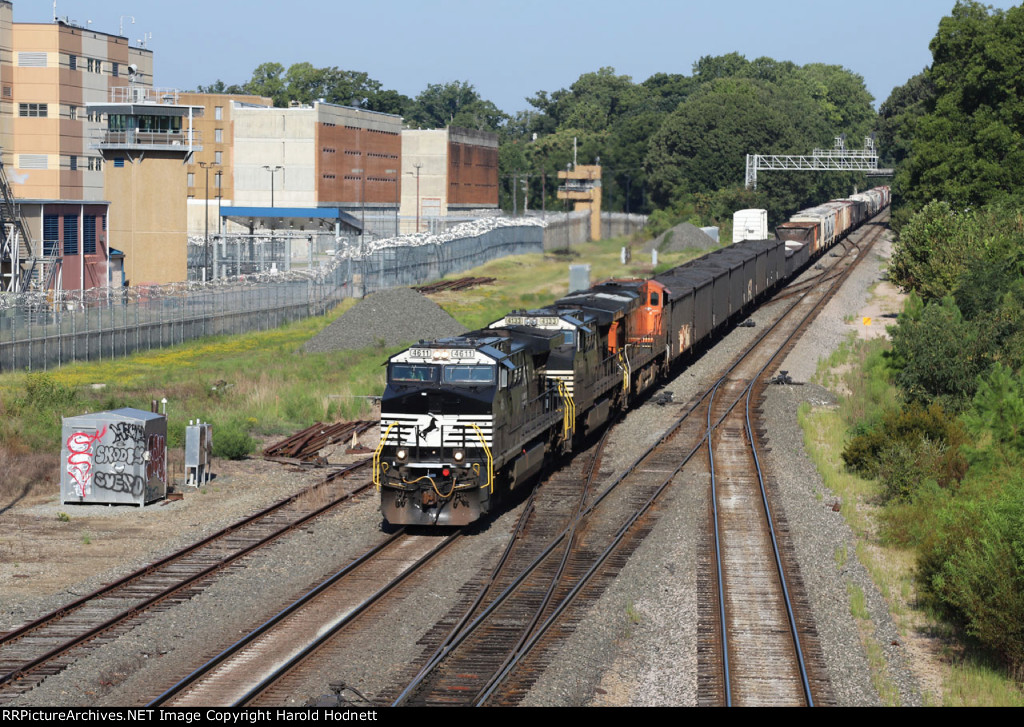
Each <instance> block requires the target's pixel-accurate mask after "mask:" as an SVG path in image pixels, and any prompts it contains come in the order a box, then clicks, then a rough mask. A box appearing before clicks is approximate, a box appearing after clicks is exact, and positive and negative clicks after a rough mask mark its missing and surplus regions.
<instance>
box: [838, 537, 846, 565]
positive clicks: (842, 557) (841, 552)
mask: <svg viewBox="0 0 1024 727" xmlns="http://www.w3.org/2000/svg"><path fill="white" fill-rule="evenodd" d="M846 558H847V553H846V543H843V544H842V545H840V546H839V547H837V548H836V568H840V569H842V567H843V566H845V565H846Z"/></svg>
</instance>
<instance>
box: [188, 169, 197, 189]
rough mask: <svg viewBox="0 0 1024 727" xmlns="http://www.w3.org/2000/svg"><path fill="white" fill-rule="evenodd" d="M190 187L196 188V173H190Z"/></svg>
mask: <svg viewBox="0 0 1024 727" xmlns="http://www.w3.org/2000/svg"><path fill="white" fill-rule="evenodd" d="M188 186H190V187H194V186H196V175H195V173H194V172H189V173H188Z"/></svg>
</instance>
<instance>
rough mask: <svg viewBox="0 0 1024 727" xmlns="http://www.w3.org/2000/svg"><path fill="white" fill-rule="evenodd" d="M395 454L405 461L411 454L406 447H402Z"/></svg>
mask: <svg viewBox="0 0 1024 727" xmlns="http://www.w3.org/2000/svg"><path fill="white" fill-rule="evenodd" d="M395 456H396V457H398V459H400V460H402V461H403V462H404V461H405V458H406V457H408V456H409V450H407V449H404V448H403V449H400V450H398V451H397V452H395Z"/></svg>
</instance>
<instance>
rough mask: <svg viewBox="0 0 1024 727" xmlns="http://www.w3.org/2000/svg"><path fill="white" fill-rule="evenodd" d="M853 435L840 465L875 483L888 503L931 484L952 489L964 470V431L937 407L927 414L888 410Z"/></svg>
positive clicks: (916, 408) (922, 410)
mask: <svg viewBox="0 0 1024 727" xmlns="http://www.w3.org/2000/svg"><path fill="white" fill-rule="evenodd" d="M855 431H856V434H855V436H854V437H853V438H852V439H851V440H850V442H849V443H848V444H847V445H846V448H845V449H844V450H843V453H842V458H843V463H844V464H845V465H846V466H847V467H848V468H850V469H851V470H853V471H854V472H857V473H859V474H861V475H863V476H866V477H873V478H877V479H878V480H879V481H880V482H881V483H882V485H883V491H884V497H885V499H886V500H899V501H907V500H909V499H911V498H912V497H913V495H914V492H915V490H917V488H918V487H919V486H920V485H922V484H923V483H925V482H927V481H929V480H933V481H934V482H935V483H936V484H938V485H939V486H940V487H943V488H950V487H954V486H956V484H957V483H959V482H960V480H962V479H963V477H964V473H965V472H966V471H967V462H966V460H965V458H964V456H963V455H962V454H961V453H960V447H961V445H962V444H963V443H964V442H965V441H966V438H967V435H966V432H965V431H964V428H963V426H962V425H961V424H960V422H959V421H957V420H956V419H954V418H951V417H949V416H948V415H947V414H946V412H945V411H944V410H943V409H942V407H941V406H940V405H939V404H932V405H931V406H929V407H928V408H927V409H925V408H922V407H921V406H918V405H916V404H912V405H910V406H909V407H907V408H905V409H899V410H896V411H890V412H887V413H886V414H884V415H883V416H882V417H881V419H879V420H878V421H877V422H875V423H873V424H864V425H861V426H860V427H858V428H857V429H855Z"/></svg>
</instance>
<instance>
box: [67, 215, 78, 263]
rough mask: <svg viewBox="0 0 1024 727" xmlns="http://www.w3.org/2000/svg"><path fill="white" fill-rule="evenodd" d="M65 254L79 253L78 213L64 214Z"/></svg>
mask: <svg viewBox="0 0 1024 727" xmlns="http://www.w3.org/2000/svg"><path fill="white" fill-rule="evenodd" d="M64 254H65V255H77V254H78V215H64Z"/></svg>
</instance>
